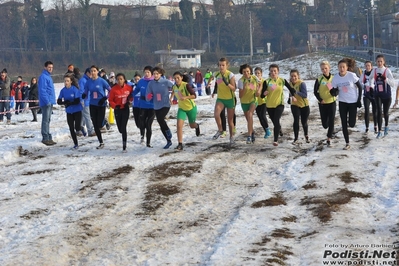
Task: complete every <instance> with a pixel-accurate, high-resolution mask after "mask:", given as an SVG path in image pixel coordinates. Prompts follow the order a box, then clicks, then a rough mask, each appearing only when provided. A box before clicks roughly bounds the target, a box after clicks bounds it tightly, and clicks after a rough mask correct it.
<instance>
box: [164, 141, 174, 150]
mask: <svg viewBox="0 0 399 266" xmlns="http://www.w3.org/2000/svg"><path fill="white" fill-rule="evenodd" d="M170 146H172V141H168V143H166V145H165V147H163V148H164V149H165V150H166V149H169V147H170Z"/></svg>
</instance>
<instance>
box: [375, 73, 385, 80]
mask: <svg viewBox="0 0 399 266" xmlns="http://www.w3.org/2000/svg"><path fill="white" fill-rule="evenodd" d="M386 79H387V78H386V77H385V76H383V75H382V74H381V73H378V74H377V80H381V81H385V80H386Z"/></svg>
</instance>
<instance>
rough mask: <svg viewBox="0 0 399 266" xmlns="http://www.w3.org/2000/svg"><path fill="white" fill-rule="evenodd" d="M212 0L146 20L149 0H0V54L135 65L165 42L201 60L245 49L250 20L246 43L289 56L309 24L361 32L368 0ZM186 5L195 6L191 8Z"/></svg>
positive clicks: (14, 61)
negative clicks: (45, 1) (112, 0)
mask: <svg viewBox="0 0 399 266" xmlns="http://www.w3.org/2000/svg"><path fill="white" fill-rule="evenodd" d="M213 2H214V3H213V6H212V7H211V9H210V7H209V6H206V5H203V4H194V3H192V2H190V1H189V0H181V1H180V2H179V6H178V8H177V7H176V10H175V11H174V12H173V10H172V13H171V14H170V19H169V20H158V19H152V18H151V17H150V16H149V14H148V13H147V12H149V11H148V10H149V9H148V8H147V7H148V5H149V4H151V1H145V0H133V1H132V6H129V7H127V6H104V5H97V4H92V3H91V2H90V0H78V1H77V2H71V1H68V0H54V2H53V3H52V4H53V6H54V9H53V10H50V11H46V12H45V11H44V10H43V7H42V3H41V0H25V1H24V2H23V3H19V2H7V3H3V4H2V5H0V6H1V8H0V23H1V25H2V28H3V31H2V38H0V50H1V53H0V60H1V62H2V63H3V64H4V67H8V68H10V69H12V70H14V69H15V71H17V70H18V71H19V72H22V73H28V72H29V70H30V69H35V68H36V69H37V68H38V66H42V64H43V62H44V61H46V60H48V59H50V60H53V61H54V63H55V64H56V65H64V66H65V65H67V64H69V63H74V64H76V65H79V66H88V65H90V64H92V63H96V64H98V65H101V66H105V67H108V68H115V67H117V68H118V69H123V68H126V69H127V68H132V69H141V67H142V66H143V65H146V64H156V63H158V60H159V58H158V57H157V56H155V55H154V54H153V52H154V51H156V50H162V49H167V47H168V45H170V46H171V48H172V49H187V48H196V49H204V50H206V51H207V52H209V51H210V53H211V54H205V55H204V60H203V62H205V63H206V61H207V59H209V60H211V61H212V60H213V59H214V58H217V57H220V56H222V55H225V54H226V53H249V50H250V48H249V46H250V38H249V36H250V25H252V30H253V34H252V36H253V47H263V48H264V49H266V44H267V43H271V48H272V52H276V53H280V54H282V56H280V58H282V57H287V56H291V55H293V54H294V53H295V49H296V47H303V46H306V44H307V41H308V25H309V24H312V23H318V24H329V23H338V22H340V23H342V22H344V23H348V25H350V31H351V32H357V33H358V34H361V33H362V32H367V25H366V11H365V10H370V0H346V1H344V0H335V1H331V0H319V1H318V0H315V2H316V3H315V6H314V7H309V6H308V5H307V4H305V3H304V2H302V1H296V0H265V1H254V0H236V1H230V0H214V1H213ZM233 3H234V4H233ZM193 5H197V7H196V11H195V12H193ZM198 5H199V7H198ZM133 7H135V10H136V11H137V10H139V12H138V13H139V17H137V18H132V10H133ZM178 9H179V10H180V12H181V16H180V15H179V13H178ZM395 10H396V6H395V1H394V0H387V1H379V2H378V9H377V10H375V19H376V23H375V25H376V39H378V37H379V33H378V28H379V27H378V21H379V16H380V15H381V14H386V13H392V12H394V11H395ZM250 18H251V20H250ZM369 25H370V24H369ZM369 27H370V26H369ZM208 30H209V33H208ZM350 34H351V33H350ZM208 35H209V36H210V40H208ZM208 44H210V47H208ZM284 55H285V56H284ZM0 67H3V66H0Z"/></svg>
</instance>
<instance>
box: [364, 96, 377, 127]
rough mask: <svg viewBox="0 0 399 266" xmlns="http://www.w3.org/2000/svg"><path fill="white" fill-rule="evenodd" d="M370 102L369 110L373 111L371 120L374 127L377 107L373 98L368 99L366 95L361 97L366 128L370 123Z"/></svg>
mask: <svg viewBox="0 0 399 266" xmlns="http://www.w3.org/2000/svg"><path fill="white" fill-rule="evenodd" d="M370 103H371V108H372V109H371V110H372V112H373V121H374V127H376V126H377V109H376V106H375V99H373V100H370V99H369V98H367V97H363V105H364V123H365V125H366V128H367V129H368V128H369V124H370Z"/></svg>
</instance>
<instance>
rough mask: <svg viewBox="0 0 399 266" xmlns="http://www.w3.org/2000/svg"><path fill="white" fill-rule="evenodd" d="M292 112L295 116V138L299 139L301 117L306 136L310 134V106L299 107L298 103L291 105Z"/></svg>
mask: <svg viewBox="0 0 399 266" xmlns="http://www.w3.org/2000/svg"><path fill="white" fill-rule="evenodd" d="M291 113H292V115H293V117H294V125H293V126H294V138H295V140H297V139H298V135H299V119H300V120H301V124H302V127H303V132H304V133H305V137H307V136H308V118H309V114H310V108H309V106H305V107H302V108H299V107H298V106H296V105H291Z"/></svg>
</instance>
